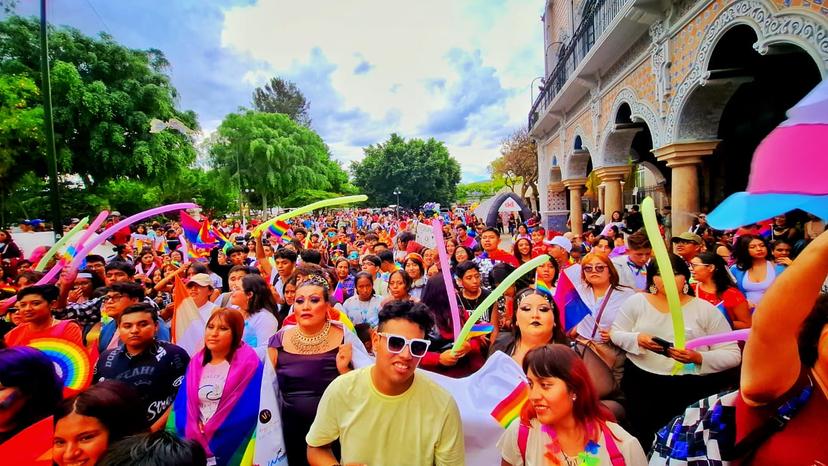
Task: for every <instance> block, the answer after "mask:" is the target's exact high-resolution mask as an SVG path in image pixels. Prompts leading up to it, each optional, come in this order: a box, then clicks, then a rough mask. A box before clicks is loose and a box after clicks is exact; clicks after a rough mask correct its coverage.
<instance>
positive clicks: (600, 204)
mask: <svg viewBox="0 0 828 466" xmlns="http://www.w3.org/2000/svg"><path fill="white" fill-rule="evenodd" d="M604 188H606V186H605V185H604V183H601V184H600V185H598V208H599V209H601V212H603V213H607V211H606V210H604Z"/></svg>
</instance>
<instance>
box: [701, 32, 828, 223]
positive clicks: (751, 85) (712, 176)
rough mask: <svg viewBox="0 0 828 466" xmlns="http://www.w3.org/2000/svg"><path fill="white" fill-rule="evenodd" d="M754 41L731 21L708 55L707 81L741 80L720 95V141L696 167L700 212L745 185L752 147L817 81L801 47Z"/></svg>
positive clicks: (752, 34) (752, 35)
mask: <svg viewBox="0 0 828 466" xmlns="http://www.w3.org/2000/svg"><path fill="white" fill-rule="evenodd" d="M757 40H758V38H757V35H756V32H755V31H754V29H753V28H752V27H750V26H748V25H737V26H734V27H732V28H731V29H730V30H728V31H727V32H726V33H725V34H724V35H723V36H722V37H721V39H720V40H719V41H718V43H717V44H716V46H715V48H714V49H713V52H712V54H711V57H710V62H709V65H708V73H709V80H730V81H731V82H733V81H735V82H740V84H739V85H738V87H736V88H735V90H734V92H733V93H732V95H730V96H729V97H728V98H727V99H726V100H724V108H723V110H722V113H721V118H720V120H719V122H718V128H717V138H718V139H720V140H721V142H720V143H719V145H718V146H717V148H716V149H715V150H714V152H713V154H712V155H711V156H710V157H706V158H705V159H704V161H703V163H702V167H701V170H700V172H699V176H700V184H699V206H700V208H701V210H702V211H709V210H710V209H712V208H713V207H715V206H716V205H718V204H719V203H720V202H721V201H723V200H724V199H725V198H726V197H727V196H728V195H730V194H732V193H734V192H737V191H743V190H744V189H745V188H746V186H747V182H748V176H749V174H750V163H751V160H752V158H753V152H754V151H755V150H756V147H757V146H758V145H759V143H760V142H761V141H762V139H764V137H765V136H767V135H768V133H770V132H771V130H773V129H774V128H775V127H776V126H777V125H779V123H781V122H782V121H784V120H785V112H786V111H787V110H788V109H789V108H791V107H792V106H794V105H795V104H796V103H797V102H798V101H799V100H800V99H802V98H803V97H804V96H805V95H806V94H807V93H808V92H810V91H811V89H813V88H814V87H815V86H816V85H817V84H818V83H819V82H820V80H821V76H820V70H819V68H818V66H817V64H816V63H815V62H814V60H813V58H812V57H811V56H810V55H809V54H808V53H807V52H805V51H804V50H803V49H801V48H800V47H798V46H796V45H793V44H785V43H779V44H776V45H775V46H773V47H772V48H771V49H770V50H769V51H768V53H766V54H764V55H762V54H760V53H759V52H757V51H756V50H755V48H754V45H753V44H755V43H756V42H757ZM792 150H795V148H792Z"/></svg>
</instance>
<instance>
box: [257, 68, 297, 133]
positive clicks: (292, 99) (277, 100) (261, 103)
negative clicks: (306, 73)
mask: <svg viewBox="0 0 828 466" xmlns="http://www.w3.org/2000/svg"><path fill="white" fill-rule="evenodd" d="M253 108H254V109H255V110H257V111H259V112H265V113H282V114H284V115H287V116H288V117H290V119H291V120H293V121H295V122H297V123H299V124H300V125H302V126H307V127H308V128H310V125H311V119H310V115H309V113H308V112H309V111H310V102H308V100H307V99H305V95H304V94H302V91H301V90H299V87H297V86H296V84H294V83H292V82H290V81H288V80H286V79H282V78H280V77H278V76H277V77H275V78H271V79H270V82H268V83H267V84H265V85H264V87H257V88H256V90H255V91H253Z"/></svg>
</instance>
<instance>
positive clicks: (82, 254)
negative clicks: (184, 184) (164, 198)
mask: <svg viewBox="0 0 828 466" xmlns="http://www.w3.org/2000/svg"><path fill="white" fill-rule="evenodd" d="M197 207H198V205H196V204H193V203H192V202H182V203H178V204H168V205H165V206H161V207H156V208H154V209H149V210H145V211H143V212H139V213H137V214H135V215H132V216H130V217H127V218H125V219H123V220H121V221H120V222H118V223H116V224H115V225H112V226H111V227H109V228H107V229H106V230H104V231H103V232H102V233H101V234H100V235H98V237H97V238H95V239H93V240H92V241H90V242H89V244H85V245H84V246H83V249H81V250H80V251H78V253H77V254H76V255H75V259H74V260H73V261H72V264H71V265H70V266H69V268H70V269H75V268H77V267H78V265H80V263H81V262H83V260H84V259H85V258H86V256H87V255H88V254H89V253H90V252H92V250H93V249H95V248H96V247H98V246H99V245H101V244H103V242H104V241H106V240H108V239H109V238H110V237H112V235H114V234H115V233H117V232H118V231H119V230H121V229H123V228H125V227H128V226H130V225H132V224H133V223H135V222H140V221H141V220H144V219H145V218H149V217H153V216H156V215H161V214H164V213H167V212H172V211H175V210H187V209H195V208H197Z"/></svg>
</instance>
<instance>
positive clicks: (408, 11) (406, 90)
mask: <svg viewBox="0 0 828 466" xmlns="http://www.w3.org/2000/svg"><path fill="white" fill-rule="evenodd" d="M542 6H543V5H542V2H540V1H538V0H508V1H494V0H491V1H481V0H462V1H461V0H451V1H446V0H419V1H417V2H402V1H391V0H354V1H344V0H329V1H314V2H296V1H286V0H260V1H259V2H258V3H257V4H255V5H249V6H239V7H234V8H231V9H229V10H227V11H226V12H225V18H224V26H223V31H222V36H221V41H222V45H223V46H224V47H227V48H229V49H230V50H231V51H234V52H236V53H239V54H243V55H246V56H247V57H248V58H251V59H252V60H253V61H255V62H258V63H266V64H267V65H269V66H270V68H271V69H252V70H248V71H247V73H246V74H244V81H245V82H246V83H249V84H251V85H261V84H262V83H264V82H265V81H266V80H267V79H268V78H269V77H270V76H271V75H273V74H277V75H280V76H285V77H288V78H289V79H292V80H294V81H296V83H297V85H298V86H299V87H300V88H301V89H302V90H303V92H305V93H306V95H308V97H309V98H310V100H311V117H312V118H313V120H314V127H315V128H316V129H317V130H318V131H319V132H320V133H321V135H322V137H323V138H324V139H325V141H326V142H327V143H328V144H329V145H330V147H331V150H332V151H333V152H334V155H335V156H337V158H339V159H340V160H343V161H349V160H358V159H359V158H361V157H362V146H364V145H368V144H371V143H376V142H381V141H383V140H385V139H387V137H388V135H389V134H390V133H392V132H397V133H399V134H401V135H403V136H404V137H423V138H427V137H431V136H434V137H436V138H437V139H440V140H443V141H445V142H446V144H447V145H448V147H449V150H450V152H451V153H452V155H453V156H454V157H455V158H457V159H458V161H459V162H460V163H461V165H462V168H463V178H464V180H471V179H479V178H481V177H486V175H487V173H486V170H485V168H486V166H487V165H488V164H489V163H490V162H491V160H492V159H494V158H495V157H497V156H498V155H499V154H498V150H497V143H498V141H499V140H500V138H501V137H502V136H503V135H505V134H506V133H509V132H510V131H511V130H513V129H514V128H515V127H517V126H520V125H523V124H525V121H526V114H527V112H528V109H529V95H528V94H529V82H530V81H531V80H532V78H534V77H535V76H537V75H538V73H541V72H542V69H543V62H542V48H543V42H542V32H541V24H540V22H539V20H538V17H539V14H540V10H541V9H542ZM535 52H536V53H535ZM470 57H471V58H470ZM438 116H439V118H437V117H438ZM435 118H436V119H435ZM461 120H462V122H463V124H456V123H457V122H458V121H461ZM440 128H445V130H443V131H439V129H440ZM427 129H428V131H427Z"/></svg>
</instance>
